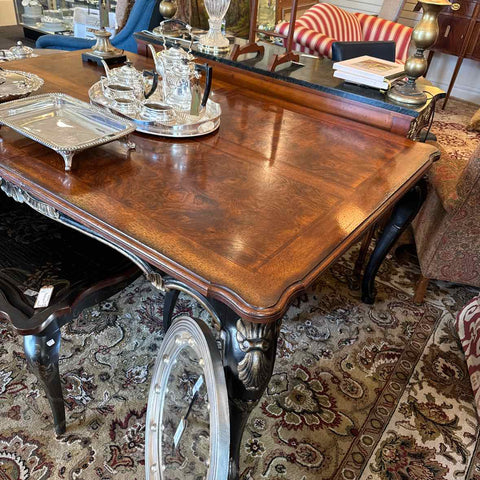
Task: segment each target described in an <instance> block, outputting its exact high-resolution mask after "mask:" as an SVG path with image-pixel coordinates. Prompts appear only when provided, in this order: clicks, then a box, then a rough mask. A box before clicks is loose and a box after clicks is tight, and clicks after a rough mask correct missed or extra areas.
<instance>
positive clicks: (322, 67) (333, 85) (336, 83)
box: [134, 31, 445, 117]
mask: <svg viewBox="0 0 480 480" xmlns="http://www.w3.org/2000/svg"><path fill="white" fill-rule="evenodd" d="M134 37H135V38H136V39H138V40H141V41H143V42H147V43H152V44H154V45H155V44H157V45H163V39H162V37H161V36H159V35H154V34H152V33H151V32H147V31H143V32H137V33H134ZM177 41H178V42H179V43H180V44H181V45H182V46H183V47H185V48H187V47H188V46H189V44H190V42H189V41H187V40H181V39H180V40H179V39H177ZM230 41H231V46H233V44H234V43H237V44H240V45H243V44H245V43H246V40H244V39H239V38H233V37H232V38H231V39H230ZM167 43H169V39H167ZM260 43H261V45H263V46H264V47H265V53H264V54H263V55H262V56H257V55H256V54H246V55H242V56H241V57H240V58H239V59H238V60H236V61H233V60H231V59H230V58H229V57H230V53H226V54H222V55H213V54H209V53H205V52H202V51H201V50H199V48H198V42H193V44H192V51H193V52H194V54H195V56H196V57H197V58H205V59H209V60H214V61H216V62H220V63H224V64H225V65H230V66H232V67H237V68H241V69H243V70H247V71H251V72H255V73H258V74H261V75H265V76H267V77H272V78H276V79H279V80H284V81H286V82H289V83H293V84H296V85H302V86H304V87H307V88H312V89H314V90H318V91H321V92H325V93H329V94H332V95H336V96H339V97H343V98H347V99H349V100H355V101H358V102H361V103H365V104H368V105H372V106H375V107H379V108H384V109H386V110H391V111H393V112H398V113H401V114H404V115H409V116H412V117H417V116H418V115H419V114H420V113H421V112H422V111H423V109H424V108H425V106H426V105H427V104H428V102H427V103H426V104H425V105H421V106H418V107H413V106H410V105H402V104H398V103H394V102H392V101H391V100H390V99H388V98H387V97H386V95H385V94H384V93H382V92H381V91H380V90H378V89H375V88H370V87H365V86H360V85H355V84H352V83H347V82H344V81H343V80H341V79H339V78H336V77H334V76H333V69H332V61H331V60H329V59H326V58H318V57H315V56H312V55H306V54H302V53H300V61H299V63H293V62H291V63H287V64H285V65H280V66H279V67H278V68H277V70H276V71H275V72H270V71H269V70H268V68H267V64H268V61H269V59H270V57H271V56H272V55H273V54H282V53H285V49H284V48H283V47H280V46H278V45H274V44H271V43H267V42H260ZM214 74H215V73H214ZM417 84H419V85H421V86H422V88H423V90H424V91H425V92H427V96H428V95H431V96H432V97H436V98H437V99H440V98H443V97H445V92H444V91H443V90H441V89H439V88H437V87H434V86H433V85H431V84H430V83H429V82H427V81H426V80H424V79H420V80H417Z"/></svg>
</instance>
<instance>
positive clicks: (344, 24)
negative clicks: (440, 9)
mask: <svg viewBox="0 0 480 480" xmlns="http://www.w3.org/2000/svg"><path fill="white" fill-rule="evenodd" d="M288 29H289V23H288V22H282V23H280V24H278V25H277V27H276V29H275V30H276V31H277V32H279V33H282V34H284V35H287V34H288ZM412 31H413V30H412V28H410V27H406V26H405V25H402V24H400V23H395V22H391V21H390V20H384V19H383V18H378V17H374V16H372V15H366V14H364V13H350V12H347V11H345V10H343V9H341V8H339V7H337V6H335V5H330V4H328V3H318V4H317V5H314V6H313V7H311V8H309V9H308V10H307V11H306V12H305V13H304V14H303V15H302V16H301V17H299V18H298V19H297V20H296V22H295V31H294V32H293V41H294V42H295V46H294V50H298V51H301V52H306V53H310V54H313V55H318V56H324V57H328V58H331V57H332V43H333V42H355V41H361V40H364V41H385V40H393V41H394V42H395V43H396V61H397V62H402V63H405V60H406V59H407V54H408V46H409V44H410V38H411V36H412Z"/></svg>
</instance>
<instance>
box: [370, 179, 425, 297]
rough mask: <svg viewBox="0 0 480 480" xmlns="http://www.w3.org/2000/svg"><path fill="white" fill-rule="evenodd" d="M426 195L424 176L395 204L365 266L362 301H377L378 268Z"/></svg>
mask: <svg viewBox="0 0 480 480" xmlns="http://www.w3.org/2000/svg"><path fill="white" fill-rule="evenodd" d="M426 195H427V182H426V180H425V179H424V178H422V179H421V180H420V181H419V182H418V183H417V184H416V185H415V186H413V187H412V188H411V189H410V190H409V191H408V192H407V193H406V194H405V195H404V196H403V197H402V198H401V199H400V200H399V201H398V203H397V204H396V205H395V207H394V209H393V212H392V215H391V217H390V219H389V220H388V222H387V224H386V225H385V227H384V229H383V232H382V235H381V236H380V238H379V239H378V240H377V244H376V246H375V249H374V251H373V253H372V255H371V257H370V260H369V261H368V264H367V267H366V268H365V273H364V275H363V281H362V301H363V302H364V303H368V304H372V303H373V302H374V301H375V288H374V284H375V276H376V275H377V272H378V269H379V268H380V265H381V264H382V262H383V260H384V259H385V257H386V256H387V253H388V252H389V251H390V249H391V248H392V246H393V245H394V243H395V242H396V241H397V240H398V239H399V237H400V235H401V234H402V233H403V231H404V230H405V229H406V228H407V226H408V225H409V224H410V222H411V221H412V220H413V219H414V218H415V216H416V215H417V213H418V211H419V210H420V207H421V206H422V204H423V202H424V200H425V197H426Z"/></svg>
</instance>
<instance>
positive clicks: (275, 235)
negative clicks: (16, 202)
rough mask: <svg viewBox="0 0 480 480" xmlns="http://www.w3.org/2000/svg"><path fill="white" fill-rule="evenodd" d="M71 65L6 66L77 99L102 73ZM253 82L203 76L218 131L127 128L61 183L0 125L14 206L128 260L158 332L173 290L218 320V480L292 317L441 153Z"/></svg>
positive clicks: (55, 167) (43, 153) (78, 162)
mask: <svg viewBox="0 0 480 480" xmlns="http://www.w3.org/2000/svg"><path fill="white" fill-rule="evenodd" d="M81 53H82V52H81V51H80V52H78V51H74V52H63V53H57V54H55V55H48V56H39V57H36V58H28V59H25V60H21V61H14V62H9V64H8V65H6V67H5V68H8V69H15V70H22V71H27V72H31V73H34V74H36V75H38V76H39V77H41V78H42V79H43V80H44V84H43V86H42V88H41V90H39V91H38V92H35V95H37V94H44V93H51V92H60V93H64V94H67V95H70V96H72V97H76V98H77V99H80V100H82V101H85V102H88V101H89V96H88V90H89V88H90V87H91V85H93V84H94V83H96V82H98V81H99V80H100V78H101V76H102V75H103V74H104V72H103V70H102V68H101V67H99V66H97V65H95V64H93V63H89V62H83V61H82V58H81ZM128 57H129V59H130V60H131V61H132V62H133V65H134V66H135V67H136V68H137V69H139V70H152V68H153V62H152V59H151V58H150V59H149V58H145V57H142V56H139V55H135V54H128ZM232 75H233V74H232ZM242 75H246V74H245V73H243V74H242ZM262 81H263V82H266V83H267V84H268V83H269V82H270V81H271V80H270V79H269V77H265V79H263V80H262V79H261V78H260V79H259V78H256V79H255V81H254V82H245V84H244V85H242V84H241V82H238V81H231V82H230V81H229V78H228V75H224V76H222V77H221V78H215V67H214V69H213V84H212V93H211V95H210V99H211V101H214V102H217V103H218V104H219V105H220V107H221V116H220V125H219V128H218V129H217V130H215V131H214V132H211V133H208V134H206V135H199V136H190V137H187V138H177V137H165V136H155V135H149V134H145V133H139V132H134V133H132V134H130V135H129V138H128V142H129V143H134V144H135V149H134V150H131V149H129V148H128V147H127V145H126V142H119V141H115V142H111V143H108V144H105V145H101V146H97V147H94V148H90V149H87V150H84V151H82V152H79V153H77V154H76V155H75V157H74V159H73V164H72V168H71V170H70V171H65V168H64V162H63V159H62V157H61V156H60V155H58V153H56V152H55V151H53V150H51V149H49V148H47V147H46V146H44V145H41V144H40V143H38V142H36V141H34V140H32V139H30V138H27V137H25V136H23V135H21V134H20V133H18V132H17V131H15V130H13V129H11V128H9V127H7V126H2V127H1V128H0V179H1V186H2V190H3V191H4V192H5V193H8V194H12V192H17V193H21V194H20V195H14V197H15V198H17V199H22V200H23V201H25V203H27V204H30V205H31V206H34V207H35V208H36V209H37V210H38V211H40V212H41V213H43V214H44V215H48V216H51V217H52V218H55V219H56V220H57V221H61V222H62V223H64V224H66V225H69V226H70V227H72V228H75V229H77V230H79V231H81V232H83V233H84V234H85V235H88V236H90V237H93V238H96V239H97V240H98V241H100V242H103V243H105V244H108V245H110V246H111V247H112V248H115V249H116V250H118V251H119V252H122V253H123V254H124V255H126V256H127V257H128V258H130V259H131V260H132V261H133V262H134V263H135V264H137V265H138V266H139V267H140V268H141V269H142V271H143V273H144V274H145V276H146V278H147V279H148V280H150V281H151V282H152V283H153V284H154V285H155V286H156V287H157V288H159V289H161V290H164V291H165V305H164V310H163V311H164V319H163V320H164V327H165V328H168V327H169V325H170V324H171V323H172V320H173V317H174V308H175V304H176V302H177V298H178V295H179V292H185V293H187V294H190V295H192V296H193V298H195V299H196V300H197V301H199V302H200V303H201V304H202V305H203V306H204V307H205V308H206V309H207V311H209V312H210V313H211V314H212V316H213V317H214V318H215V323H216V324H217V327H218V329H219V330H220V331H221V333H222V335H221V338H222V341H223V367H224V372H225V376H226V385H227V390H228V399H229V412H230V424H231V428H230V447H229V449H230V450H229V458H230V460H229V462H230V467H229V477H228V478H229V480H234V479H237V478H238V475H239V471H238V461H239V455H240V446H241V439H242V433H243V429H244V427H245V424H246V421H247V418H248V416H249V414H250V412H251V411H252V409H253V408H254V406H255V405H256V404H257V403H258V401H259V400H260V398H261V397H262V394H263V392H264V390H265V388H266V387H267V385H268V383H269V380H270V377H271V375H272V371H273V367H274V362H275V353H276V345H277V339H278V336H279V331H280V325H281V320H282V316H283V315H284V313H285V312H286V310H287V309H288V307H289V305H290V304H291V302H292V301H293V300H294V299H295V298H296V297H297V296H298V295H300V294H302V292H304V291H305V289H307V288H309V287H310V286H311V285H312V284H313V283H314V282H315V281H316V280H317V279H318V278H319V277H320V276H321V275H322V273H323V272H324V271H325V270H326V269H327V268H329V267H330V266H331V265H332V264H333V263H334V262H335V261H336V260H337V259H338V258H339V257H340V256H341V255H342V254H343V253H344V252H346V251H347V250H348V249H349V248H350V247H352V246H353V245H354V244H355V243H356V242H358V240H359V239H360V238H361V236H362V235H363V234H364V233H365V232H366V231H367V230H369V229H370V228H371V227H372V225H374V224H375V223H376V222H377V221H378V220H379V219H380V218H381V217H382V215H384V214H385V212H388V211H390V210H391V209H392V207H394V206H395V205H396V204H397V202H398V201H399V200H401V199H402V198H403V197H404V196H405V195H406V194H407V193H408V192H409V191H411V189H412V188H413V187H414V186H415V185H417V184H418V183H419V182H421V180H422V178H423V177H424V175H425V174H426V173H427V171H428V170H429V168H430V166H431V164H432V162H433V161H434V160H435V158H437V156H438V150H437V148H436V147H434V146H432V145H428V144H425V143H420V142H414V141H412V140H411V139H408V138H406V137H405V136H402V135H398V134H396V133H394V132H391V131H388V130H385V129H383V128H379V127H377V126H375V125H371V124H367V123H362V122H359V121H357V120H356V119H349V118H346V116H345V114H344V112H343V113H342V115H341V116H339V115H335V113H334V112H325V111H321V110H319V109H316V108H311V107H309V106H308V105H305V104H303V103H302V102H297V101H289V100H288V94H287V93H286V92H287V90H288V88H290V89H291V95H292V98H295V97H296V95H298V90H296V86H295V85H291V86H290V87H288V86H286V87H285V86H284V87H282V95H279V96H278V97H276V96H275V94H274V93H269V94H266V93H265V92H267V91H268V89H267V88H259V85H260V83H261V82H262ZM260 87H261V85H260ZM60 120H61V118H59V122H58V125H57V128H58V129H59V132H58V133H59V135H61V132H62V128H64V125H63V124H62V122H61V121H60ZM311 347H312V349H314V348H315V345H314V344H312V346H311ZM39 374H40V375H42V374H43V375H48V371H44V372H43V373H41V372H40V373H39ZM46 383H47V384H48V382H46Z"/></svg>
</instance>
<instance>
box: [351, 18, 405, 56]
mask: <svg viewBox="0 0 480 480" xmlns="http://www.w3.org/2000/svg"><path fill="white" fill-rule="evenodd" d="M355 16H356V17H357V19H358V21H359V22H360V25H361V26H362V35H363V40H364V41H366V42H371V41H387V40H389V41H393V42H395V58H396V61H397V62H401V63H405V61H406V60H407V55H408V47H409V45H410V39H411V37H412V32H413V29H412V28H410V27H407V26H405V25H402V24H401V23H396V22H392V21H390V20H385V19H383V18H378V17H374V16H372V15H366V14H365V13H355Z"/></svg>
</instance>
